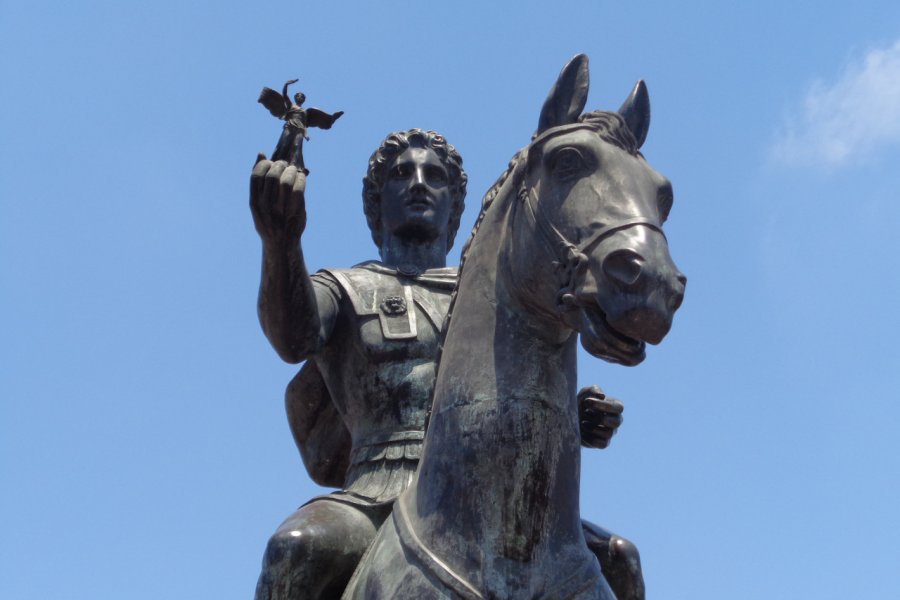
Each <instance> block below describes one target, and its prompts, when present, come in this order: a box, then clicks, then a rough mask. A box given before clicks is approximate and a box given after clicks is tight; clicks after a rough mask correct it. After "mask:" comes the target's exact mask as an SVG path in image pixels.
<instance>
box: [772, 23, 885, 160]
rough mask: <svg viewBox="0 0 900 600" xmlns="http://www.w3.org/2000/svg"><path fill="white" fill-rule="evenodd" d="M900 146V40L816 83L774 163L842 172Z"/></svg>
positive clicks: (776, 147) (786, 129)
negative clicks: (832, 78)
mask: <svg viewBox="0 0 900 600" xmlns="http://www.w3.org/2000/svg"><path fill="white" fill-rule="evenodd" d="M892 144H900V40H898V41H897V42H896V43H895V44H894V45H893V46H890V47H888V48H883V49H877V50H872V51H870V52H869V53H868V54H866V55H865V56H864V57H863V58H862V59H861V60H856V61H853V62H851V63H850V64H848V65H847V66H846V67H845V68H844V71H843V73H842V74H841V75H840V77H839V78H838V80H837V81H835V82H833V83H830V84H829V83H826V82H824V81H817V82H815V83H813V85H812V86H811V87H810V89H809V91H808V92H807V94H806V98H805V99H804V100H803V103H802V106H801V107H800V108H799V109H797V110H794V111H793V112H792V113H791V115H790V117H789V118H788V119H786V121H785V123H784V125H783V127H782V128H781V130H780V131H779V132H778V134H777V137H776V141H775V143H774V144H773V145H772V147H771V149H770V157H771V158H772V159H773V160H774V161H775V162H777V163H780V164H787V165H807V166H828V167H840V166H843V165H846V164H851V163H859V162H861V161H864V160H865V159H867V158H871V157H872V156H873V155H874V153H875V152H877V151H878V150H879V149H883V148H885V147H887V146H889V145H892Z"/></svg>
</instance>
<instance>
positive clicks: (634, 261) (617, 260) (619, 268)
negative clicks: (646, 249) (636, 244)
mask: <svg viewBox="0 0 900 600" xmlns="http://www.w3.org/2000/svg"><path fill="white" fill-rule="evenodd" d="M643 262H644V257H642V256H641V255H640V254H638V253H637V252H635V251H634V250H627V249H626V250H617V251H616V252H613V253H612V254H610V255H609V256H607V257H606V258H605V259H604V260H603V272H604V273H606V276H607V277H608V278H609V279H610V281H612V282H613V283H616V284H618V285H620V286H630V285H634V284H635V282H637V280H638V279H640V277H641V273H642V272H643V270H644V268H643Z"/></svg>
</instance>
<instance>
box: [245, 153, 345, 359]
mask: <svg viewBox="0 0 900 600" xmlns="http://www.w3.org/2000/svg"><path fill="white" fill-rule="evenodd" d="M305 192H306V175H305V174H304V173H303V171H302V170H299V169H297V168H296V167H295V166H294V165H289V164H288V163H286V162H285V161H274V162H273V161H269V160H266V157H265V155H264V154H260V155H259V157H258V158H257V160H256V165H255V166H254V167H253V173H252V175H251V176H250V210H251V212H252V213H253V222H254V225H255V226H256V231H257V233H259V237H260V238H261V239H262V246H263V258H262V279H261V281H260V286H259V303H258V309H259V323H260V325H262V329H263V332H264V333H265V334H266V337H267V338H268V339H269V342H270V343H271V344H272V347H273V348H275V351H276V352H278V355H279V356H280V357H281V358H282V359H283V360H285V361H287V362H290V363H298V362H300V361H302V360H304V359H305V358H307V357H309V356H310V355H311V354H312V353H314V352H315V351H316V350H317V349H318V347H319V346H320V345H321V343H322V342H323V341H324V337H325V336H326V333H325V332H326V331H328V330H330V322H331V321H333V319H334V314H333V313H334V311H335V307H334V306H333V304H330V303H328V302H322V303H318V302H317V301H316V293H315V289H314V287H313V283H312V281H311V280H310V277H309V273H308V272H307V270H306V265H305V264H304V262H303V251H302V249H301V248H300V236H301V234H302V233H303V230H304V229H305V227H306V202H305V197H304V195H305ZM320 304H321V307H320V306H319V305H320Z"/></svg>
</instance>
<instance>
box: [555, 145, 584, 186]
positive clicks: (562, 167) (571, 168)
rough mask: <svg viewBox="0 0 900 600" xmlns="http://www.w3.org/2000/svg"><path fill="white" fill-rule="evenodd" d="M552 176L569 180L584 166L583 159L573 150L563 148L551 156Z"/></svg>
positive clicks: (579, 153)
mask: <svg viewBox="0 0 900 600" xmlns="http://www.w3.org/2000/svg"><path fill="white" fill-rule="evenodd" d="M552 164H553V166H552V170H553V176H554V177H556V178H558V179H570V178H572V177H575V176H576V175H578V174H579V173H580V172H581V171H582V169H583V168H584V166H585V161H584V157H583V156H581V152H579V151H578V150H576V149H575V148H563V149H562V150H560V151H559V152H557V153H556V154H555V155H554V156H553V163H552Z"/></svg>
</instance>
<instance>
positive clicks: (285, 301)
mask: <svg viewBox="0 0 900 600" xmlns="http://www.w3.org/2000/svg"><path fill="white" fill-rule="evenodd" d="M262 260H263V262H262V280H261V282H260V286H259V302H258V310H259V322H260V325H261V326H262V329H263V332H264V333H265V334H266V338H268V340H269V342H270V343H271V344H272V347H273V348H275V351H276V352H278V355H279V356H280V357H281V358H282V359H283V360H285V361H286V362H289V363H298V362H300V361H302V360H304V359H305V358H307V357H308V356H309V355H310V354H312V353H313V352H315V351H316V349H317V347H318V344H319V329H320V322H319V311H318V307H317V305H316V295H315V290H314V289H313V283H312V280H311V279H310V277H309V273H308V272H307V270H306V265H305V264H304V262H303V253H302V250H301V248H300V245H299V244H296V245H294V244H288V245H286V246H285V245H278V244H271V243H264V244H263V259H262Z"/></svg>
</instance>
